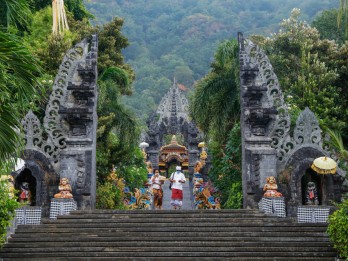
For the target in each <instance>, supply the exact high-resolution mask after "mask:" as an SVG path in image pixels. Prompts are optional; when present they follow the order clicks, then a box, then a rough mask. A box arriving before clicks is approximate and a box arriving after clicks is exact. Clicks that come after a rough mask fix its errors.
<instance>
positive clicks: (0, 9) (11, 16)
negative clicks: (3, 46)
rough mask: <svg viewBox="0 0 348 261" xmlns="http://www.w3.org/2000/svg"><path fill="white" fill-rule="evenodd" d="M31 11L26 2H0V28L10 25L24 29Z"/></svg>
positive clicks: (13, 0) (15, 0)
mask: <svg viewBox="0 0 348 261" xmlns="http://www.w3.org/2000/svg"><path fill="white" fill-rule="evenodd" d="M30 16H31V11H30V8H29V4H28V1H27V0H1V3H0V27H3V28H8V27H9V26H10V25H14V26H16V27H21V28H25V27H26V26H27V24H28V21H29V20H30Z"/></svg>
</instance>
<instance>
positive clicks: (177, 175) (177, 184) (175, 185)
mask: <svg viewBox="0 0 348 261" xmlns="http://www.w3.org/2000/svg"><path fill="white" fill-rule="evenodd" d="M170 177H171V179H173V180H174V182H173V184H172V189H179V190H182V183H181V182H179V180H184V181H186V178H185V175H184V173H182V172H174V173H173V174H172V175H171V176H170Z"/></svg>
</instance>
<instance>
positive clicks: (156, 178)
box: [151, 169, 166, 209]
mask: <svg viewBox="0 0 348 261" xmlns="http://www.w3.org/2000/svg"><path fill="white" fill-rule="evenodd" d="M165 179H166V178H165V177H163V176H161V175H160V173H159V170H158V169H155V170H154V175H153V176H152V178H151V182H152V191H153V205H154V206H155V209H162V201H163V189H162V185H163V183H164V180H165Z"/></svg>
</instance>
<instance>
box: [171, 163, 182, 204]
mask: <svg viewBox="0 0 348 261" xmlns="http://www.w3.org/2000/svg"><path fill="white" fill-rule="evenodd" d="M169 181H170V182H172V200H171V201H170V204H171V205H172V206H173V209H181V206H182V200H183V191H182V190H183V187H182V184H183V183H185V182H186V178H185V175H184V173H182V172H181V167H180V166H176V171H175V172H173V173H172V175H171V176H170V180H169Z"/></svg>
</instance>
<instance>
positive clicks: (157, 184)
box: [151, 176, 163, 189]
mask: <svg viewBox="0 0 348 261" xmlns="http://www.w3.org/2000/svg"><path fill="white" fill-rule="evenodd" d="M161 178H163V177H162V176H158V177H156V176H152V178H151V181H152V188H154V189H161V185H162V182H161V180H163V179H161Z"/></svg>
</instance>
